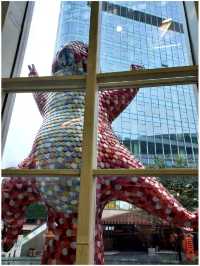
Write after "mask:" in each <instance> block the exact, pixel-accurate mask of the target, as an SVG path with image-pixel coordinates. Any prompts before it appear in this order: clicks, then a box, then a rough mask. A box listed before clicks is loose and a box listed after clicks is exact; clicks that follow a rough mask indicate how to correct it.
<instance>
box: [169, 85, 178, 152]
mask: <svg viewBox="0 0 200 266" xmlns="http://www.w3.org/2000/svg"><path fill="white" fill-rule="evenodd" d="M172 90H176V91H177V86H175V87H174V88H171V93H172ZM172 106H173V107H172V110H173V112H174V117H175V112H176V108H175V107H174V102H173V101H172ZM174 128H175V130H174V132H175V135H176V145H177V153H178V157H180V152H179V143H178V137H177V131H176V121H175V119H174Z"/></svg>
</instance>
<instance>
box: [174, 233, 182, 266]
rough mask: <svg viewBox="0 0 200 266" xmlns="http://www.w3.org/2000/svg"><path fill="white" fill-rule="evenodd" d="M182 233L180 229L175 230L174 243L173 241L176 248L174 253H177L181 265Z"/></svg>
mask: <svg viewBox="0 0 200 266" xmlns="http://www.w3.org/2000/svg"><path fill="white" fill-rule="evenodd" d="M183 237H184V235H183V232H182V230H181V229H180V228H177V230H176V241H175V243H176V244H175V247H176V251H177V253H178V259H179V262H180V263H181V262H182V261H183V257H182V243H183Z"/></svg>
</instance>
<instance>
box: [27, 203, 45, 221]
mask: <svg viewBox="0 0 200 266" xmlns="http://www.w3.org/2000/svg"><path fill="white" fill-rule="evenodd" d="M46 217H47V211H46V208H45V206H44V205H43V204H41V203H40V204H39V203H33V204H31V205H29V206H28V207H27V209H26V218H27V219H45V218H46Z"/></svg>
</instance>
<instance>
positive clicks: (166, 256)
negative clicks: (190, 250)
mask: <svg viewBox="0 0 200 266" xmlns="http://www.w3.org/2000/svg"><path fill="white" fill-rule="evenodd" d="M105 264H111V265H112V264H118V265H120V264H127V265H133V264H136V265H144V264H146V265H148V264H151V265H162V264H182V263H179V261H178V256H177V254H176V253H175V252H171V251H163V252H160V253H157V254H156V255H152V256H149V255H148V254H147V253H145V252H118V251H113V252H105Z"/></svg>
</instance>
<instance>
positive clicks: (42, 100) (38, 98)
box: [28, 64, 47, 116]
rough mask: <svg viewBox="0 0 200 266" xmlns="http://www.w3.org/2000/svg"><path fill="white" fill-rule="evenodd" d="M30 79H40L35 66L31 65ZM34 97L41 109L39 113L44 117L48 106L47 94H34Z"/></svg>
mask: <svg viewBox="0 0 200 266" xmlns="http://www.w3.org/2000/svg"><path fill="white" fill-rule="evenodd" d="M28 68H29V77H38V76H39V75H38V72H37V70H36V68H35V65H34V64H32V65H29V66H28ZM33 97H34V99H35V101H36V103H37V106H38V108H39V111H40V113H41V115H42V116H43V115H44V107H45V105H46V101H47V93H46V92H34V93H33Z"/></svg>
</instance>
